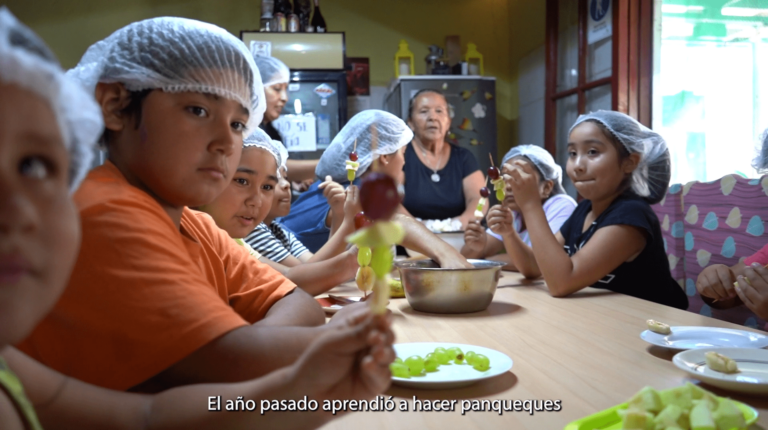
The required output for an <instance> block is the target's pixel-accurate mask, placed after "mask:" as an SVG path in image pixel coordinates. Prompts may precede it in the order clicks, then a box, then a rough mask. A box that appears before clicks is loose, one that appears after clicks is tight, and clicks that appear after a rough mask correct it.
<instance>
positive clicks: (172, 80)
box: [68, 17, 267, 136]
mask: <svg viewBox="0 0 768 430" xmlns="http://www.w3.org/2000/svg"><path fill="white" fill-rule="evenodd" d="M255 67H256V66H255V64H254V62H253V56H252V55H251V53H250V51H248V49H247V48H246V46H245V44H244V43H243V42H242V41H240V39H238V38H236V37H235V36H233V35H231V34H230V33H228V32H227V31H226V30H224V29H222V28H219V27H217V26H215V25H213V24H208V23H205V22H201V21H195V20H191V19H185V18H170V17H164V18H153V19H147V20H144V21H139V22H134V23H133V24H129V25H127V26H125V27H123V28H121V29H119V30H117V31H116V32H114V33H112V34H111V35H110V36H109V37H107V38H106V39H104V40H102V41H99V42H96V43H95V44H93V45H91V47H90V48H88V50H87V51H86V52H85V55H83V58H82V59H81V60H80V63H79V64H78V65H77V66H76V67H75V68H74V69H72V70H70V71H69V72H68V74H70V75H71V76H73V77H75V78H76V79H78V80H79V81H80V82H82V83H83V84H84V85H85V86H86V87H87V88H88V89H89V90H91V91H94V90H95V88H96V84H98V83H100V82H104V83H114V82H120V83H122V84H123V85H125V88H126V89H128V90H129V91H142V90H148V89H161V90H163V91H166V92H199V93H206V94H215V95H218V96H221V97H224V98H227V99H230V100H234V101H236V102H239V103H240V104H241V105H243V107H244V108H246V109H248V113H249V114H250V116H249V118H248V124H246V127H247V130H246V132H245V135H246V136H247V135H249V134H250V133H252V132H253V131H254V130H255V129H256V128H258V125H259V124H260V123H261V120H262V118H263V116H264V111H265V110H266V108H267V105H266V100H265V99H264V98H265V96H264V87H263V85H262V83H261V76H259V74H258V73H255V72H254V71H255Z"/></svg>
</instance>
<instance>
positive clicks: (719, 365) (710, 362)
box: [704, 351, 739, 373]
mask: <svg viewBox="0 0 768 430" xmlns="http://www.w3.org/2000/svg"><path fill="white" fill-rule="evenodd" d="M704 359H705V360H706V361H707V367H709V368H710V369H712V370H714V371H715V372H721V373H738V372H739V366H738V365H736V362H735V361H734V360H733V359H732V358H730V357H726V356H724V355H723V354H718V353H716V352H714V351H709V352H707V353H706V354H704Z"/></svg>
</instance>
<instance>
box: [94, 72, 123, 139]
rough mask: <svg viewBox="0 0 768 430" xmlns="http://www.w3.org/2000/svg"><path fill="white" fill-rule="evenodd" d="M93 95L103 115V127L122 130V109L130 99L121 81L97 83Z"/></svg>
mask: <svg viewBox="0 0 768 430" xmlns="http://www.w3.org/2000/svg"><path fill="white" fill-rule="evenodd" d="M95 96H96V102H97V103H98V104H99V106H100V107H101V115H102V116H103V117H104V128H106V129H107V130H111V131H120V130H122V129H123V128H124V127H125V115H123V109H125V108H126V107H128V104H129V103H130V101H131V98H130V93H129V92H128V90H126V89H125V86H123V84H121V83H112V84H105V83H99V84H97V85H96V93H95Z"/></svg>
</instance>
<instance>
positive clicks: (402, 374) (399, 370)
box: [389, 360, 411, 378]
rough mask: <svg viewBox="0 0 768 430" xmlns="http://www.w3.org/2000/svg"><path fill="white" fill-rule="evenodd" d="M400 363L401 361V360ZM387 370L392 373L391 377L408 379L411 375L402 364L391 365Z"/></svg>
mask: <svg viewBox="0 0 768 430" xmlns="http://www.w3.org/2000/svg"><path fill="white" fill-rule="evenodd" d="M401 361H402V360H401ZM389 370H390V372H392V376H397V377H398V378H410V377H411V375H410V373H409V372H408V366H406V365H405V364H403V363H397V362H395V363H392V364H390V365H389Z"/></svg>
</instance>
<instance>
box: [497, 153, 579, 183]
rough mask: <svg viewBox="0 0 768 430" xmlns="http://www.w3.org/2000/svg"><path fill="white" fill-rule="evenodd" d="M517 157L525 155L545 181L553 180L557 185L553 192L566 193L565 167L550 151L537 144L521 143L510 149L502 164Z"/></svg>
mask: <svg viewBox="0 0 768 430" xmlns="http://www.w3.org/2000/svg"><path fill="white" fill-rule="evenodd" d="M515 157H525V158H526V159H527V160H528V161H530V162H531V163H533V165H534V166H536V169H537V170H538V171H539V174H540V175H541V177H542V178H544V180H545V181H553V182H554V183H555V185H554V187H553V188H552V194H563V193H565V190H564V189H563V168H562V167H560V165H559V164H557V163H555V159H554V158H552V154H550V153H549V151H547V150H546V149H544V148H542V147H540V146H537V145H519V146H516V147H514V148H512V149H510V150H509V151H508V152H507V153H506V154H505V155H504V159H503V160H502V161H501V164H502V165H504V164H505V163H506V162H507V161H509V160H511V159H513V158H515Z"/></svg>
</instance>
